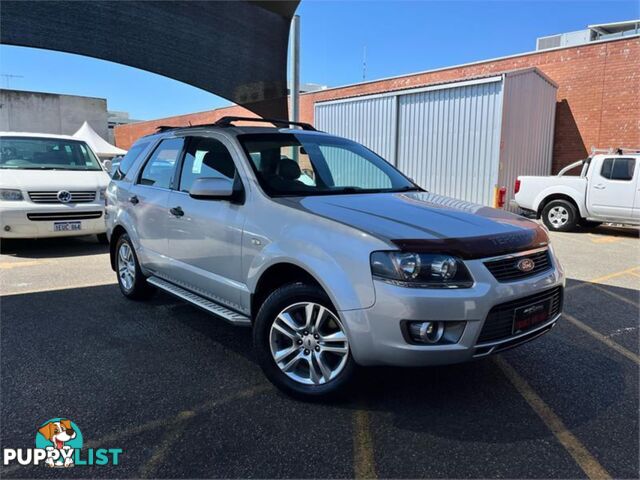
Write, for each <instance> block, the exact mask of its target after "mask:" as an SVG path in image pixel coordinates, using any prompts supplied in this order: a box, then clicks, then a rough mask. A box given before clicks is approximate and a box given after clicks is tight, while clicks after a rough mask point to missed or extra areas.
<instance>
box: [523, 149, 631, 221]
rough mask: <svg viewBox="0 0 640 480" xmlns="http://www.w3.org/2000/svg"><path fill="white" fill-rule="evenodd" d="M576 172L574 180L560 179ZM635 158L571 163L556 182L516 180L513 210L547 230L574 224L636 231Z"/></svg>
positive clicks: (599, 157)
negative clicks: (616, 225)
mask: <svg viewBox="0 0 640 480" xmlns="http://www.w3.org/2000/svg"><path fill="white" fill-rule="evenodd" d="M577 167H581V171H580V175H579V176H564V174H565V173H566V172H568V171H569V170H572V169H574V168H577ZM639 179H640V153H638V152H637V151H634V153H626V152H624V151H619V152H618V153H615V154H597V155H593V156H592V157H590V158H588V159H586V160H581V161H580V162H576V163H573V164H571V165H569V166H567V167H566V168H564V169H563V170H561V171H560V173H559V174H558V175H557V176H550V177H518V179H517V180H516V184H515V200H514V201H513V204H515V206H517V207H520V208H521V209H522V210H524V211H525V212H528V213H530V214H532V215H535V216H536V217H537V218H542V221H543V222H544V224H545V225H546V226H547V228H549V229H550V230H557V231H569V230H571V229H573V228H574V227H575V226H576V225H577V224H580V225H583V226H597V225H599V224H601V223H604V222H608V223H622V224H629V225H640V180H639Z"/></svg>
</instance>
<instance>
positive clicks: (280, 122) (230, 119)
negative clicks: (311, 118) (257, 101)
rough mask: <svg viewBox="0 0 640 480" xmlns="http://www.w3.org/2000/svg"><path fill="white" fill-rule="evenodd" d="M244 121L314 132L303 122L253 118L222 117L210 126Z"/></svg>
mask: <svg viewBox="0 0 640 480" xmlns="http://www.w3.org/2000/svg"><path fill="white" fill-rule="evenodd" d="M238 121H244V122H264V123H272V124H274V125H276V126H278V125H295V126H296V127H300V128H302V129H303V130H311V131H316V129H315V128H313V126H312V125H311V124H309V123H305V122H292V121H289V120H281V119H277V118H255V117H222V118H221V119H219V120H218V121H217V122H215V123H213V124H212V125H214V126H216V127H232V126H233V125H232V123H233V122H238Z"/></svg>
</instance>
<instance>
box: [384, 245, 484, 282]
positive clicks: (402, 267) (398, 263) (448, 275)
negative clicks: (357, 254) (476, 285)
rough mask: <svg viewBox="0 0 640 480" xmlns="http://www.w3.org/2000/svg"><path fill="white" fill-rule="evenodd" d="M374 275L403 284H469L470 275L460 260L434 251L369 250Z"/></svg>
mask: <svg viewBox="0 0 640 480" xmlns="http://www.w3.org/2000/svg"><path fill="white" fill-rule="evenodd" d="M371 272H372V273H373V276H374V277H377V278H380V279H382V280H384V281H386V282H390V283H394V284H396V285H401V286H406V287H423V288H469V287H471V286H472V285H473V279H472V278H471V275H470V274H469V271H468V270H467V267H465V265H464V263H463V262H462V260H460V259H459V258H457V257H452V256H451V255H444V254H437V253H405V252H373V253H372V254H371Z"/></svg>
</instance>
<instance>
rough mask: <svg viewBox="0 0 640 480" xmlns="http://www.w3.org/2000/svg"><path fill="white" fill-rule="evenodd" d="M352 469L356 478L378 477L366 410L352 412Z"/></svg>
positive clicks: (369, 420) (369, 422) (369, 421)
mask: <svg viewBox="0 0 640 480" xmlns="http://www.w3.org/2000/svg"><path fill="white" fill-rule="evenodd" d="M353 470H354V474H355V478H356V479H366V478H378V477H377V475H376V468H375V461H374V455H373V437H372V435H371V419H370V416H369V412H368V411H367V410H361V409H359V410H356V411H355V412H354V413H353Z"/></svg>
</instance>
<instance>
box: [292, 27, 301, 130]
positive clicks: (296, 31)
mask: <svg viewBox="0 0 640 480" xmlns="http://www.w3.org/2000/svg"><path fill="white" fill-rule="evenodd" d="M290 95H291V115H290V117H291V121H293V122H299V121H300V15H294V16H293V19H292V20H291V89H290Z"/></svg>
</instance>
